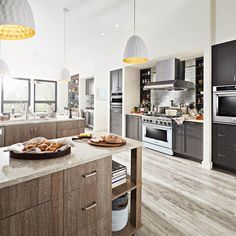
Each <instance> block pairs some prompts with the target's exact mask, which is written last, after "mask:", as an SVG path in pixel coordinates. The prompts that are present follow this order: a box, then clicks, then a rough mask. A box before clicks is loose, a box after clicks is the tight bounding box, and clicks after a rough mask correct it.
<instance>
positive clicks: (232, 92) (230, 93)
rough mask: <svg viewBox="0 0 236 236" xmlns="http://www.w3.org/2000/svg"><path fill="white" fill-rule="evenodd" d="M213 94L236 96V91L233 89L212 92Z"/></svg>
mask: <svg viewBox="0 0 236 236" xmlns="http://www.w3.org/2000/svg"><path fill="white" fill-rule="evenodd" d="M213 94H215V95H216V96H218V95H222V96H232V95H235V96H236V92H235V91H227V92H225V91H224V92H214V93H213Z"/></svg>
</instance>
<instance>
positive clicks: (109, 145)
mask: <svg viewBox="0 0 236 236" xmlns="http://www.w3.org/2000/svg"><path fill="white" fill-rule="evenodd" d="M88 144H90V145H93V146H98V147H120V146H123V145H125V144H126V141H125V140H124V139H123V140H122V143H106V142H104V141H103V142H99V143H95V142H92V141H91V140H88Z"/></svg>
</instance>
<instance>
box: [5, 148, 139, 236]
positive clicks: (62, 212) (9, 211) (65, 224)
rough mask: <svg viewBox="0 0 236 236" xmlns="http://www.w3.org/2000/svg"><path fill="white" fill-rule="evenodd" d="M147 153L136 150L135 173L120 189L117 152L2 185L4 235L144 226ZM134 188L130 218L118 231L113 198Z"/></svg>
mask: <svg viewBox="0 0 236 236" xmlns="http://www.w3.org/2000/svg"><path fill="white" fill-rule="evenodd" d="M141 157H142V149H141V147H138V148H134V149H132V150H131V176H130V177H129V178H128V180H127V183H125V184H123V185H121V186H118V187H116V188H114V189H112V187H111V177H112V156H107V157H104V158H102V159H99V160H95V161H91V162H88V163H85V164H82V165H78V166H75V167H72V168H68V169H65V170H62V171H59V172H56V173H52V174H49V175H46V176H42V177H39V178H35V179H32V180H29V181H26V182H22V183H19V184H15V185H11V186H7V187H4V188H1V189H0V235H1V236H22V235H24V236H63V235H64V236H94V235H96V236H111V235H114V236H115V235H117V236H118V235H122V236H126V235H127V236H129V235H133V234H134V233H135V232H136V231H137V230H138V229H139V228H140V227H141V226H142V223H141V191H142V180H141V179H142V176H141V166H142V164H141ZM128 192H130V194H131V202H130V217H129V223H128V225H127V226H126V227H125V228H124V229H123V230H121V231H119V232H113V233H112V231H111V217H112V208H111V205H112V204H111V203H112V201H113V200H115V199H117V198H118V197H120V196H122V195H123V194H125V193H128Z"/></svg>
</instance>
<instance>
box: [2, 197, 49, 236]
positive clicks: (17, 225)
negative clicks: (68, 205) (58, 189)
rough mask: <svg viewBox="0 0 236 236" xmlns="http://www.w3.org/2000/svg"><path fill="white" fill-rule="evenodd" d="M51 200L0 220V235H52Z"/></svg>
mask: <svg viewBox="0 0 236 236" xmlns="http://www.w3.org/2000/svg"><path fill="white" fill-rule="evenodd" d="M51 220H52V219H51V201H49V202H46V203H43V204H41V205H38V206H35V207H33V208H30V209H27V210H25V211H22V212H20V213H18V214H16V215H13V216H10V217H8V218H6V219H4V220H0V235H1V236H23V235H24V236H52V235H53V234H52V222H51Z"/></svg>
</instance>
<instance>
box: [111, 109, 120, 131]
mask: <svg viewBox="0 0 236 236" xmlns="http://www.w3.org/2000/svg"><path fill="white" fill-rule="evenodd" d="M110 132H111V133H112V134H116V135H122V108H119V107H118V108H111V111H110Z"/></svg>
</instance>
